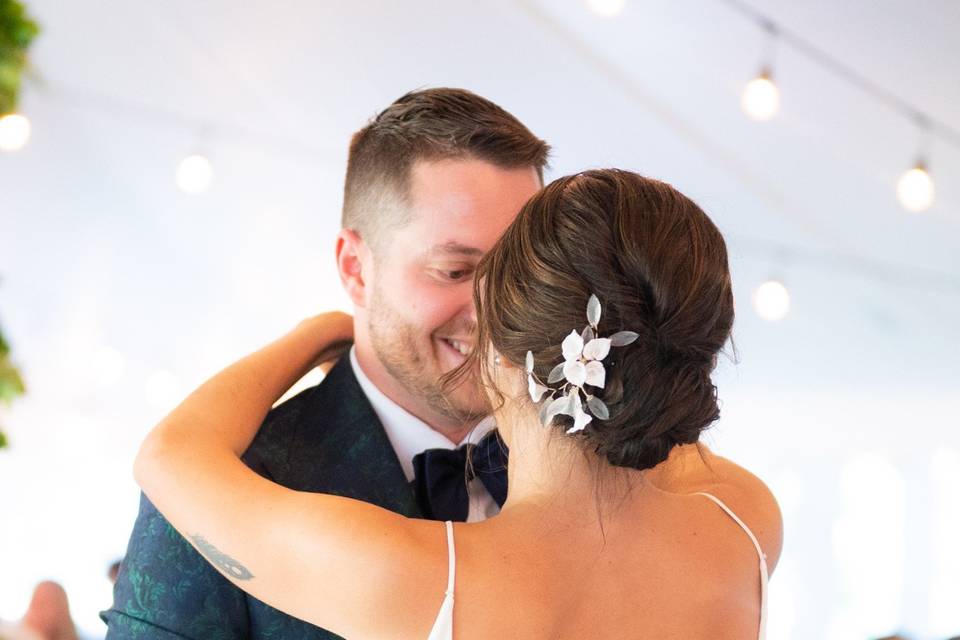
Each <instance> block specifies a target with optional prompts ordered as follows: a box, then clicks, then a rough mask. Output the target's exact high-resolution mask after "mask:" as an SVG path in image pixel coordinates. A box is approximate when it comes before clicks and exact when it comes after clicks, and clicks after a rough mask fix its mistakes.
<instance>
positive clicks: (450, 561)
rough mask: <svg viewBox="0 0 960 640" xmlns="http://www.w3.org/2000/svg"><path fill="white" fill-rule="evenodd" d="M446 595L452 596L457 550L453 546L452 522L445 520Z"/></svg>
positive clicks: (455, 574)
mask: <svg viewBox="0 0 960 640" xmlns="http://www.w3.org/2000/svg"><path fill="white" fill-rule="evenodd" d="M446 525H447V595H448V596H450V597H451V598H452V597H453V585H454V584H455V583H456V578H457V550H456V547H454V546H453V522H451V521H450V520H447V522H446Z"/></svg>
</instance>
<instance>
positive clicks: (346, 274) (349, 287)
mask: <svg viewBox="0 0 960 640" xmlns="http://www.w3.org/2000/svg"><path fill="white" fill-rule="evenodd" d="M336 254H337V271H338V272H339V273H340V282H341V283H342V284H343V289H344V291H346V292H347V295H348V296H350V300H351V301H352V302H353V304H354V305H356V306H357V307H359V308H364V307H366V306H367V280H366V276H369V275H370V271H371V269H372V266H373V265H371V264H370V262H371V259H370V250H369V248H368V247H367V245H366V244H365V243H364V242H363V239H362V238H360V235H359V234H358V233H357V232H356V231H354V230H353V229H341V230H340V233H338V234H337V248H336Z"/></svg>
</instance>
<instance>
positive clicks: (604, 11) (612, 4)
mask: <svg viewBox="0 0 960 640" xmlns="http://www.w3.org/2000/svg"><path fill="white" fill-rule="evenodd" d="M625 4H626V0H587V5H588V6H589V7H590V8H591V9H593V11H594V12H595V13H598V14H600V15H601V16H608V17H609V16H615V15H617V14H618V13H620V12H621V11H623V7H624V5H625Z"/></svg>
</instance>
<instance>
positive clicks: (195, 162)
mask: <svg viewBox="0 0 960 640" xmlns="http://www.w3.org/2000/svg"><path fill="white" fill-rule="evenodd" d="M211 182H213V165H212V164H210V160H209V159H207V157H206V156H204V155H202V154H199V153H194V154H191V155H189V156H187V157H186V158H184V159H183V160H181V161H180V164H179V165H177V186H178V187H180V190H181V191H183V192H184V193H190V194H198V193H203V192H204V191H206V190H207V189H209V188H210V183H211Z"/></svg>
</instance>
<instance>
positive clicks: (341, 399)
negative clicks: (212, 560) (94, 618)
mask: <svg viewBox="0 0 960 640" xmlns="http://www.w3.org/2000/svg"><path fill="white" fill-rule="evenodd" d="M244 461H245V462H246V463H247V465H249V466H250V467H251V468H252V469H253V470H255V471H256V472H257V473H259V474H260V475H262V476H264V477H266V478H269V479H271V480H273V481H274V482H277V483H279V484H282V485H284V486H286V487H290V488H291V489H296V490H298V491H313V492H317V493H332V494H335V495H340V496H348V497H351V498H357V499H359V500H364V501H365V502H370V503H372V504H375V505H379V506H381V507H384V508H386V509H390V510H391V511H394V512H396V513H400V514H403V515H406V516H410V517H421V514H420V510H419V509H418V507H417V502H416V498H415V496H414V493H413V490H412V488H411V487H410V485H409V483H408V482H407V479H406V476H404V474H403V469H402V468H401V467H400V462H399V460H397V456H396V454H395V453H394V451H393V447H392V446H391V445H390V441H389V440H388V439H387V435H386V433H385V432H384V430H383V426H382V425H381V424H380V421H379V420H378V419H377V416H376V414H375V413H374V412H373V408H372V407H371V406H370V403H369V402H368V401H367V398H366V396H364V395H363V391H362V390H361V389H360V385H359V384H358V383H357V379H356V377H355V376H354V374H353V369H352V368H351V366H350V359H349V358H347V357H344V358H341V360H340V362H339V363H337V365H336V366H335V367H334V368H333V370H332V371H330V373H329V374H328V375H327V377H326V378H325V379H324V380H323V382H322V383H320V384H319V385H317V386H316V387H312V388H310V389H307V390H306V391H304V392H302V393H300V394H299V395H297V396H296V397H294V398H291V399H290V400H288V401H286V402H284V403H283V404H281V405H280V406H278V407H276V408H275V409H273V410H272V411H271V412H270V413H269V414H268V415H267V418H266V420H264V423H263V426H262V427H261V428H260V432H259V433H258V434H257V437H256V439H254V441H253V444H251V445H250V449H249V450H247V452H246V453H245V454H244ZM304 588H305V589H309V585H304ZM100 617H101V618H103V620H104V621H105V622H106V623H107V626H108V631H107V639H108V640H126V639H130V638H140V639H144V640H146V639H151V640H154V639H156V640H160V639H163V640H170V639H173V638H191V639H193V640H235V639H239V638H251V639H262V640H267V639H271V640H280V639H284V640H287V639H296V638H307V639H310V640H314V639H315V640H321V639H323V640H326V639H329V638H337V637H338V636H336V635H334V634H332V633H330V632H329V631H325V630H324V629H320V628H319V627H315V626H313V625H311V624H308V623H306V622H302V621H300V620H297V619H295V618H291V617H290V616H288V615H286V614H284V613H281V612H280V611H277V610H276V609H274V608H272V607H270V606H268V605H266V604H264V603H262V602H260V601H259V600H257V599H256V598H253V597H251V596H248V595H247V594H245V593H244V592H243V591H241V590H240V589H238V588H237V587H235V586H233V585H232V584H231V583H230V582H229V581H228V580H227V579H226V578H224V577H223V576H221V575H220V573H219V572H217V570H216V569H214V568H213V567H212V566H211V565H210V564H208V563H207V561H206V560H204V559H203V557H202V556H200V554H199V553H197V552H196V551H195V550H194V548H193V547H192V546H190V544H189V543H188V542H187V541H186V540H184V539H183V537H181V536H180V534H179V533H177V531H176V530H175V529H174V528H173V527H172V526H170V524H169V523H168V522H167V521H166V519H164V517H163V516H162V515H160V513H159V512H158V511H157V510H156V508H155V507H154V506H153V505H152V504H151V503H150V501H149V500H148V499H147V498H146V497H144V496H141V498H140V513H139V516H138V517H137V521H136V524H135V525H134V527H133V534H132V535H131V536H130V543H129V545H128V547H127V554H126V557H125V558H124V560H123V563H122V564H121V568H120V575H119V577H118V579H117V584H116V586H115V587H114V592H113V606H112V607H111V608H110V609H108V610H106V611H104V612H102V613H101V614H100Z"/></svg>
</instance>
